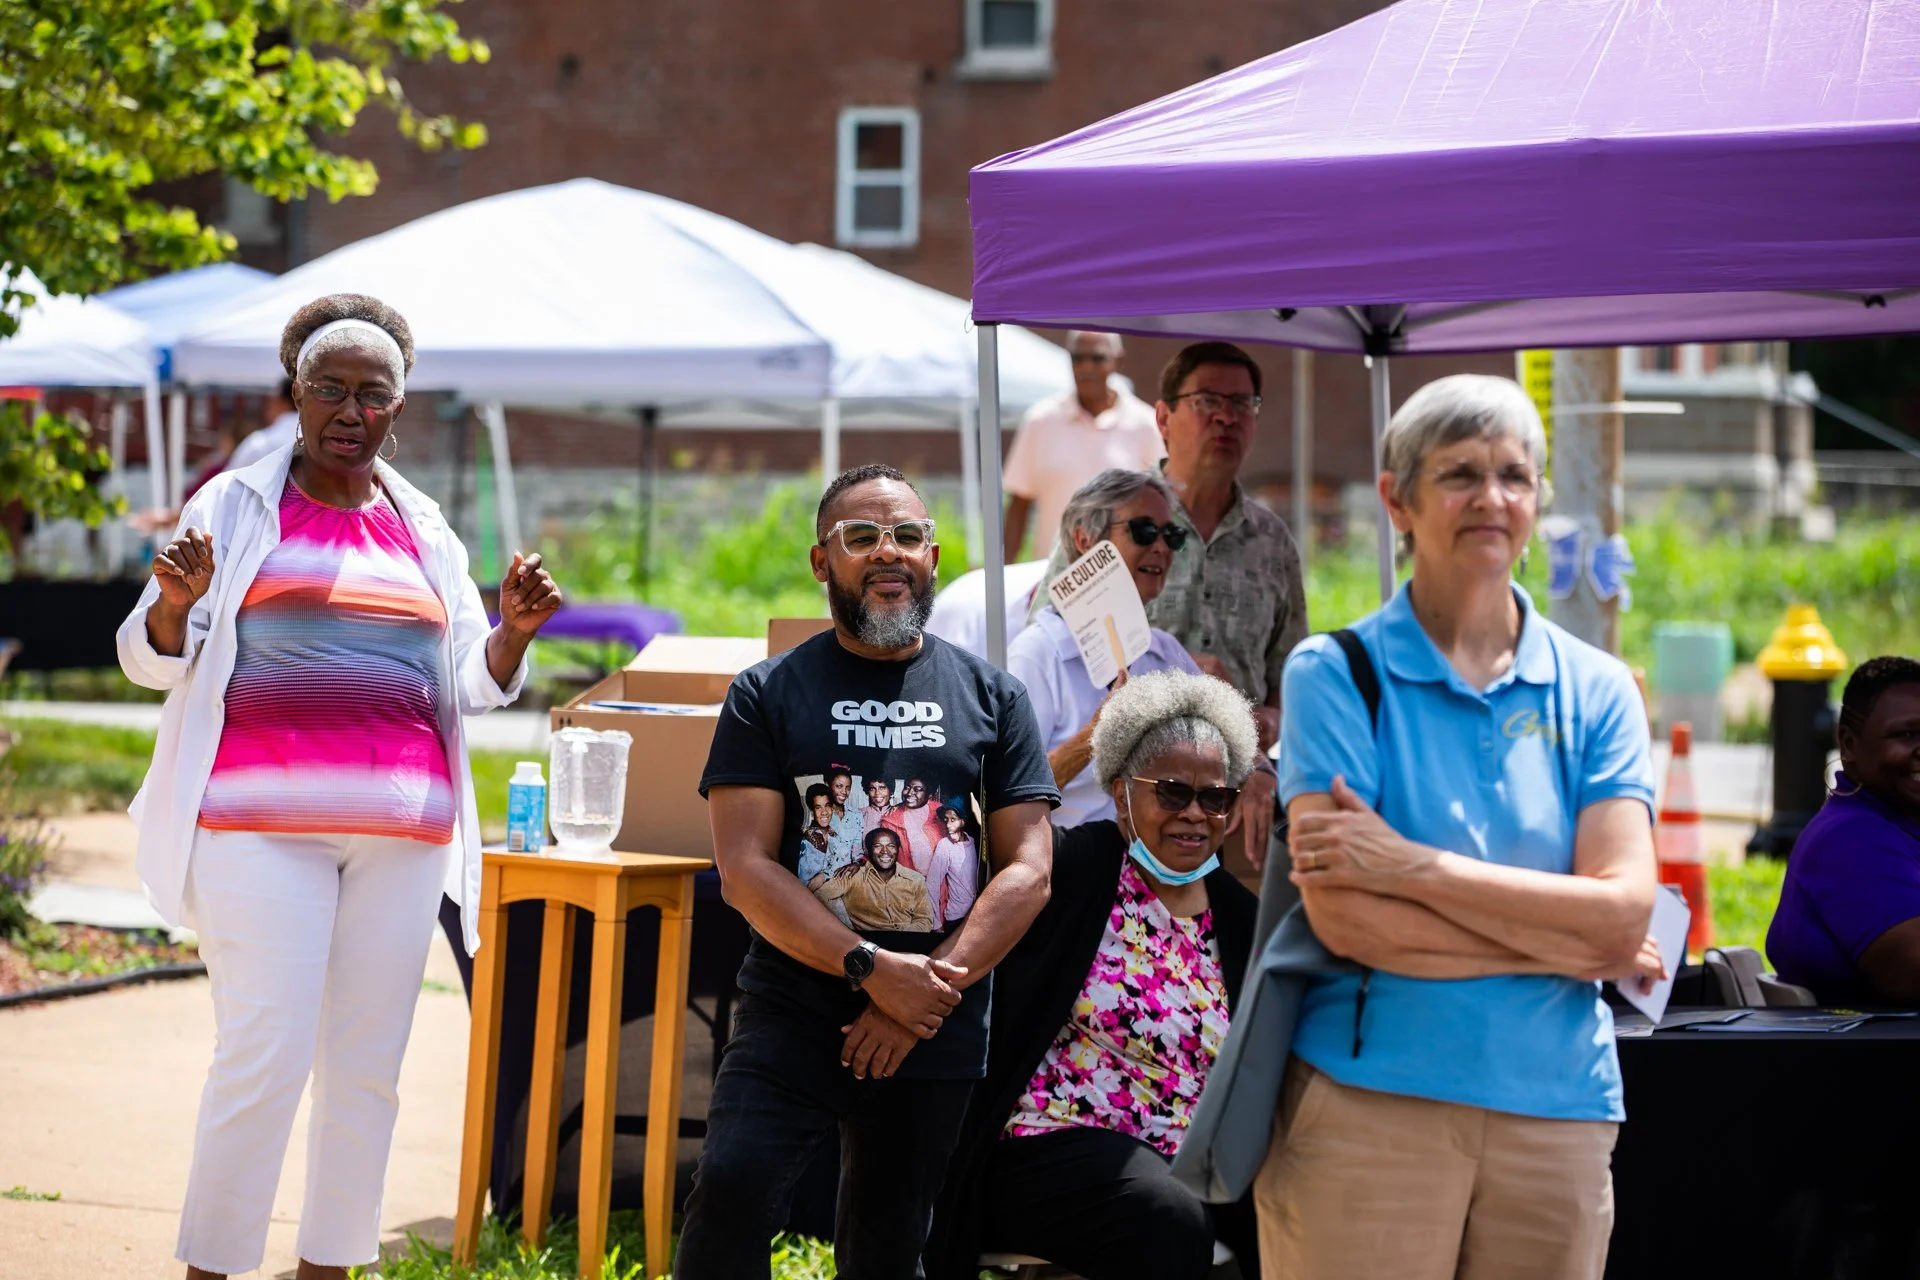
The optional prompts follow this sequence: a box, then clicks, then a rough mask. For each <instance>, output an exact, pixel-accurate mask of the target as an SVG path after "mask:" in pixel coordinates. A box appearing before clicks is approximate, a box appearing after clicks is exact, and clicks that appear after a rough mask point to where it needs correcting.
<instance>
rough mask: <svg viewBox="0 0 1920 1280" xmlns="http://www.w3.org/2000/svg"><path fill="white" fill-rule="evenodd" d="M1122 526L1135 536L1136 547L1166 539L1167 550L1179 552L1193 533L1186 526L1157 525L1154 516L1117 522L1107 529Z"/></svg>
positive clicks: (1146, 545)
mask: <svg viewBox="0 0 1920 1280" xmlns="http://www.w3.org/2000/svg"><path fill="white" fill-rule="evenodd" d="M1122 524H1124V525H1125V526H1126V527H1127V532H1128V533H1129V534H1132V535H1133V545H1134V546H1136V547H1150V546H1152V545H1153V544H1154V543H1155V542H1157V541H1159V540H1160V539H1161V538H1165V539H1166V540H1167V550H1169V551H1178V550H1179V549H1180V548H1182V547H1184V546H1186V545H1187V535H1188V534H1189V533H1191V532H1193V531H1192V530H1191V529H1188V528H1187V527H1186V526H1185V525H1178V524H1155V523H1154V522H1153V517H1152V516H1135V517H1134V518H1133V519H1131V520H1115V521H1114V522H1113V524H1110V525H1108V526H1107V528H1109V529H1111V528H1113V527H1114V526H1115V525H1122Z"/></svg>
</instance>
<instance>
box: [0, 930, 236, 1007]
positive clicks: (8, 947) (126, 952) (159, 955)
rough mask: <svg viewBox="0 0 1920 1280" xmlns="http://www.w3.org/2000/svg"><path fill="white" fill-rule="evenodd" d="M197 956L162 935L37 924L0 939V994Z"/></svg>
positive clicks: (192, 949)
mask: <svg viewBox="0 0 1920 1280" xmlns="http://www.w3.org/2000/svg"><path fill="white" fill-rule="evenodd" d="M199 958H200V957H199V953H198V952H196V951H195V950H194V948H193V947H191V946H186V945H182V944H177V943H171V942H168V941H167V939H166V936H165V935H164V934H161V933H156V932H152V931H147V930H141V931H123V930H118V929H96V928H94V927H93V926H91V925H79V924H51V925H39V926H36V927H35V928H34V930H33V932H32V934H31V935H30V936H29V937H26V938H16V939H14V940H12V941H10V942H9V941H0V995H14V994H16V993H18V992H22V991H38V990H40V989H42V988H45V987H58V986H64V985H66V984H67V983H70V982H79V981H83V980H85V979H88V978H102V977H106V976H108V975H109V974H116V973H125V972H127V971H129V970H133V969H150V968H152V967H154V966H155V965H162V964H185V963H191V962H193V961H195V960H198V959H199Z"/></svg>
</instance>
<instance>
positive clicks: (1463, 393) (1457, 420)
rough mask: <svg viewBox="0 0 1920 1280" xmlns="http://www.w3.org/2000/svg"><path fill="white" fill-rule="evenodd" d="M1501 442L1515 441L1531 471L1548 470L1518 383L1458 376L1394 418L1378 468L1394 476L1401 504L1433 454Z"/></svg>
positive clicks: (1534, 414) (1539, 431)
mask: <svg viewBox="0 0 1920 1280" xmlns="http://www.w3.org/2000/svg"><path fill="white" fill-rule="evenodd" d="M1502 438H1505V439H1512V440H1518V441H1519V442H1520V444H1521V447H1523V448H1524V449H1526V451H1527V458H1528V460H1529V461H1531V462H1532V463H1533V469H1534V470H1535V471H1544V470H1545V469H1546V465H1547V432H1546V428H1544V427H1542V426H1541V425H1540V410H1538V409H1537V408H1535V407H1534V403H1533V399H1532V397H1530V396H1529V395H1527V393H1526V392H1525V391H1523V390H1521V389H1520V384H1519V383H1517V382H1515V381H1514V380H1513V379H1511V378H1496V377H1492V376H1490V375H1488V374H1484V373H1456V374H1453V375H1451V376H1449V377H1445V378H1438V379H1435V380H1434V381H1432V382H1429V383H1428V384H1427V385H1426V386H1424V387H1421V388H1420V389H1419V390H1418V391H1416V392H1414V393H1413V394H1412V395H1410V396H1408V397H1407V402H1406V403H1405V404H1403V405H1401V406H1400V408H1399V409H1398V410H1397V411H1396V412H1395V413H1394V415H1393V420H1392V421H1391V422H1389V423H1387V433H1386V436H1385V438H1384V439H1383V440H1382V441H1381V446H1380V469H1381V470H1383V471H1391V472H1392V473H1393V495H1394V497H1395V498H1397V499H1399V500H1400V501H1401V502H1402V503H1404V502H1406V501H1407V499H1408V498H1409V497H1411V496H1412V494H1413V486H1414V484H1415V483H1416V482H1417V481H1418V480H1419V478H1420V466H1421V464H1422V463H1424V462H1425V461H1426V460H1427V456H1428V455H1429V454H1431V453H1432V452H1433V451H1434V450H1435V449H1439V448H1442V447H1444V446H1446V445H1450V444H1458V443H1459V442H1460V441H1462V440H1497V439H1502Z"/></svg>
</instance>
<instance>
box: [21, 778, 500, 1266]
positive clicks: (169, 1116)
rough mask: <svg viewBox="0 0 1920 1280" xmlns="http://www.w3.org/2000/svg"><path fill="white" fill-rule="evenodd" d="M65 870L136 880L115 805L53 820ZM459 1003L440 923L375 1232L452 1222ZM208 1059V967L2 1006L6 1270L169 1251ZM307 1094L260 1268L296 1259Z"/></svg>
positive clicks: (461, 1033) (389, 1234) (81, 880)
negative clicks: (27, 1197)
mask: <svg viewBox="0 0 1920 1280" xmlns="http://www.w3.org/2000/svg"><path fill="white" fill-rule="evenodd" d="M52 825H53V826H54V827H55V828H56V830H57V831H58V832H59V834H60V836H61V837H62V838H61V841H60V843H59V845H58V846H57V847H56V848H55V850H54V852H53V855H52V859H51V861H52V866H51V868H50V871H51V875H52V877H53V878H54V879H55V880H56V881H59V882H64V883H69V884H74V885H84V886H93V887H98V888H106V889H118V890H121V891H126V890H132V891H135V892H138V890H139V887H140V881H139V877H138V876H137V875H135V874H134V870H133V850H134V835H135V829H134V825H133V819H132V818H130V817H128V816H127V815H126V814H124V813H88V814H80V815H76V816H73V817H67V818H60V819H56V820H54V822H53V823H52ZM468 1029H469V1022H468V1019H467V1002H466V998H465V997H464V996H463V995H462V994H461V986H460V971H459V969H458V968H457V967H456V966H455V964H454V960H453V951H452V949H451V948H450V947H449V946H448V945H447V942H446V939H445V937H444V936H442V934H441V933H440V930H439V929H438V928H437V927H436V928H435V929H434V933H433V948H432V951H431V952H430V953H429V956H428V960H427V977H426V982H425V983H424V985H423V986H422V989H421V992H420V999H419V1003H418V1005H417V1006H416V1007H415V1013H414V1020H413V1036H412V1039H411V1040H410V1041H409V1042H408V1045H407V1056H406V1060H405V1063H404V1065H403V1066H402V1068H401V1073H400V1120H399V1126H398V1128H397V1130H396V1131H395V1134H394V1144H393V1158H392V1161H391V1163H390V1164H389V1166H388V1170H387V1186H386V1208H385V1215H384V1219H383V1222H382V1228H383V1233H384V1238H385V1239H386V1240H387V1241H389V1242H394V1243H399V1242H403V1241H404V1240H405V1238H406V1233H407V1232H408V1231H409V1230H411V1231H414V1232H417V1233H418V1234H420V1235H423V1236H426V1237H428V1238H430V1239H433V1240H436V1241H438V1242H440V1243H442V1244H444V1243H446V1242H448V1241H449V1240H451V1239H452V1238H453V1211H454V1199H455V1196H456V1194H457V1192H458V1190H459V1161H460V1132H461V1124H462V1121H463V1119H464V1116H463V1111H464V1103H465V1091H466V1082H467V1033H468ZM212 1058H213V1004H212V1000H211V997H210V996H209V994H208V990H207V980H206V979H205V978H191V979H186V980H181V981H173V982H156V983H150V984H147V985H144V986H137V987H129V988H126V989H123V990H119V991H112V992H107V993H104V994H100V995H92V996H83V997H80V998H78V999H74V1000H61V1001H56V1002H54V1003H52V1004H45V1005H27V1006H24V1007H22V1008H17V1009H8V1010H0V1190H4V1189H6V1188H9V1187H15V1186H23V1187H25V1188H26V1189H27V1190H28V1191H30V1192H40V1193H43V1194H48V1193H53V1192H58V1193H59V1194H60V1199H59V1200H58V1201H53V1202H48V1201H13V1200H0V1277H5V1280H152V1278H154V1277H166V1276H178V1275H180V1274H183V1272H184V1268H182V1267H181V1266H180V1265H179V1264H177V1263H175V1262H174V1261H173V1247H174V1240H175V1236H176V1233H177V1232H178V1230H179V1224H180V1218H179V1214H180V1205H181V1203H182V1201H183V1200H184V1199H185V1198H186V1186H187V1164H188V1161H189V1160H190V1159H191V1157H192V1154H193V1127H194V1118H195V1116H196V1115H197V1114H198V1111H199V1107H200V1088H201V1085H202V1083H203V1082H204V1080H205V1078H206V1072H207V1064H208V1063H209V1062H210V1061H212ZM306 1125H307V1104H306V1103H304V1102H303V1103H302V1104H301V1107H300V1114H299V1116H298V1117H297V1118H296V1119H295V1121H294V1129H293V1139H292V1142H291V1143H290V1144H289V1147H288V1150H287V1159H286V1164H285V1167H284V1170H283V1172H282V1173H281V1176H280V1187H279V1193H278V1195H277V1196H276V1197H275V1199H274V1211H273V1225H272V1227H271V1229H270V1230H269V1232H268V1236H267V1257H266V1263H265V1265H264V1266H263V1267H262V1268H261V1270H260V1271H259V1272H258V1273H256V1274H258V1275H261V1276H276V1277H278V1276H291V1275H292V1274H293V1269H294V1265H295V1263H296V1262H297V1261H298V1256H297V1253H296V1241H297V1238H298V1222H299V1214H300V1201H301V1195H302V1193H303V1191H304V1189H305V1186H306V1133H307V1131H306Z"/></svg>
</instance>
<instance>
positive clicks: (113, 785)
mask: <svg viewBox="0 0 1920 1280" xmlns="http://www.w3.org/2000/svg"><path fill="white" fill-rule="evenodd" d="M6 727H7V728H8V729H9V730H10V731H11V732H12V733H13V748H12V750H10V751H8V752H7V754H6V755H5V756H4V757H0V778H8V779H11V781H12V784H13V799H14V803H15V804H16V806H18V807H19V808H20V809H22V810H25V811H27V812H31V813H36V814H39V815H41V816H55V815H59V814H63V813H78V812H82V811H86V810H93V809H124V808H126V807H127V805H128V804H130V803H131V802H132V800H133V796H134V793H135V792H136V791H138V790H139V789H140V782H141V779H143V778H145V777H146V775H147V764H148V762H149V761H150V760H152V759H153V735H152V734H151V733H148V732H147V731H146V730H144V729H114V728H109V727H106V726H103V725H91V724H70V723H68V722H66V721H64V720H45V719H32V718H28V717H13V718H9V719H8V720H7V721H6ZM521 754H522V753H519V752H511V751H475V752H472V753H471V755H472V763H473V785H474V799H475V800H476V801H477V802H478V804H479V808H480V835H481V838H482V839H484V840H504V839H505V838H506V834H507V779H508V777H510V776H511V775H512V773H513V765H514V762H515V761H516V760H518V759H520V758H521Z"/></svg>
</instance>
